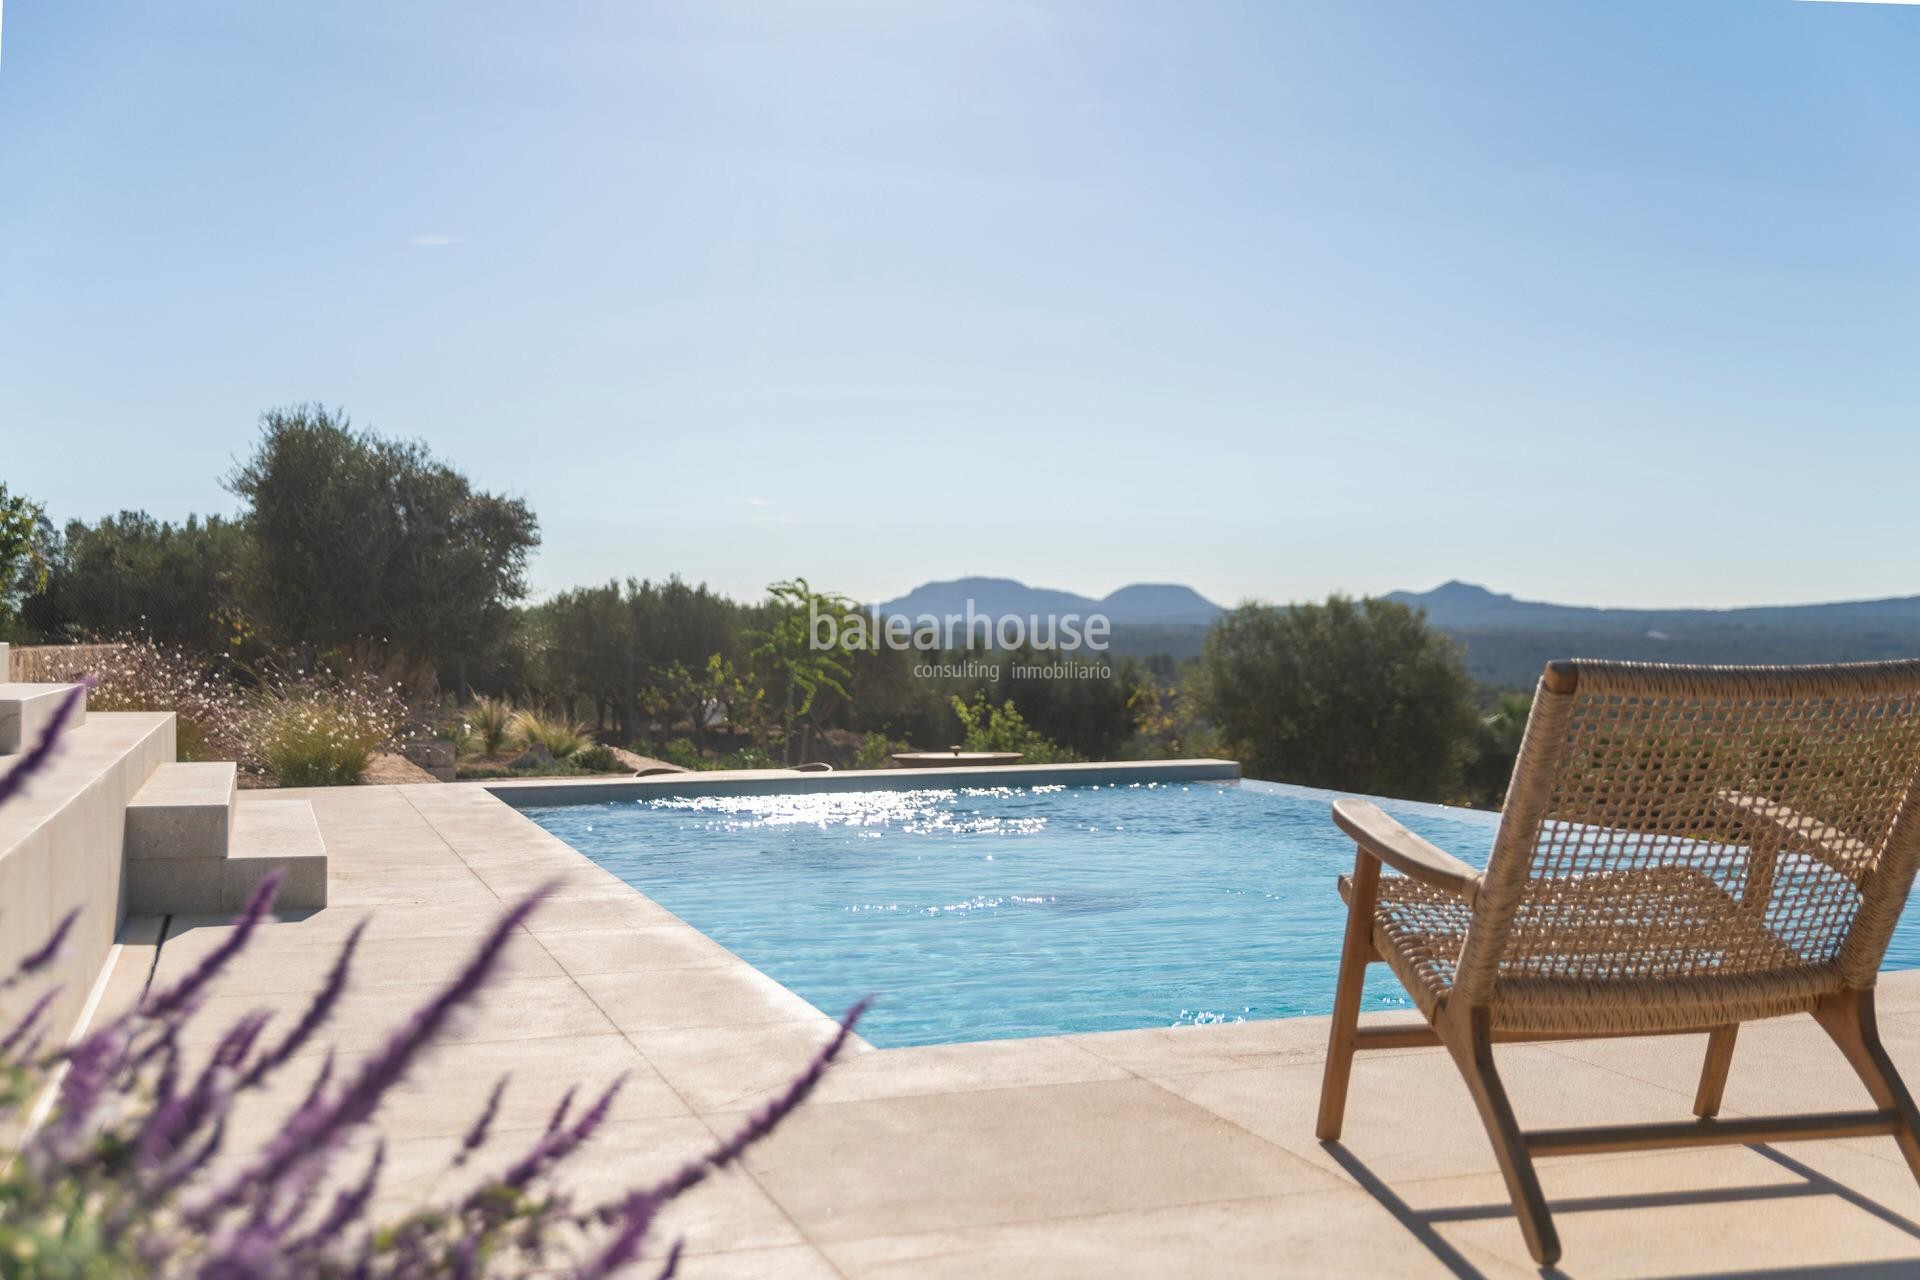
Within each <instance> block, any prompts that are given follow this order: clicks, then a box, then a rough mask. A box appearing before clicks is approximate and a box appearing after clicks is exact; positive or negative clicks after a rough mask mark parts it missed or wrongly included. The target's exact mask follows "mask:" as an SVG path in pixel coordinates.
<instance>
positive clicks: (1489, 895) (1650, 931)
mask: <svg viewBox="0 0 1920 1280" xmlns="http://www.w3.org/2000/svg"><path fill="white" fill-rule="evenodd" d="M1916 775H1920V661H1916V662H1885V663H1859V664H1852V665H1847V666H1826V667H1683V666H1663V665H1653V664H1646V663H1610V662H1586V661H1580V662H1555V663H1551V664H1549V665H1548V667H1547V670H1546V674H1545V675H1544V677H1543V678H1542V679H1541V681H1540V687H1539V689H1538V691H1537V692H1536V693H1535V695H1534V703H1533V714H1532V716H1531V718H1530V719H1529V720H1528V722H1527V731H1526V737H1525V739H1524V741H1523V742H1522V744H1521V747H1520V756H1519V759H1518V760H1517V761H1516V762H1515V765H1514V771H1513V782H1512V786H1511V788H1510V789H1509V791H1508V794H1507V803H1506V807H1505V812H1504V813H1503V814H1502V816H1501V820H1500V829H1499V834H1498V835H1497V836H1496V837H1495V839H1494V844H1493V851H1492V853H1491V855H1490V856H1489V859H1488V862H1487V869H1486V871H1485V872H1479V871H1476V870H1474V869H1473V868H1471V867H1469V866H1467V865H1466V864H1465V863H1463V862H1461V861H1459V860H1458V859H1456V858H1454V857H1453V856H1452V855H1450V854H1447V853H1445V852H1443V851H1442V850H1440V849H1437V848H1435V847H1434V846H1433V845H1431V844H1429V843H1427V842H1426V841H1425V840H1423V839H1421V838H1420V837H1419V836H1416V835H1414V834H1413V833H1412V832H1410V831H1408V830H1406V829H1405V828H1404V827H1402V826H1400V825H1399V824H1398V823H1396V822H1395V821H1394V820H1393V819H1392V818H1389V817H1388V816H1387V815H1386V814H1384V813H1382V812H1381V811H1380V810H1379V809H1378V808H1376V807H1375V806H1373V805H1371V804H1369V803H1367V802H1366V801H1364V800H1342V801H1340V802H1338V803H1337V804H1335V805H1334V807H1333V809H1334V814H1333V816H1334V821H1335V822H1336V823H1338V824H1339V825H1340V827H1341V829H1342V830H1344V831H1345V832H1347V833H1348V834H1349V835H1351V836H1352V837H1353V838H1354V840H1355V841H1356V842H1358V845H1359V856H1358V858H1357V860H1356V861H1355V863H1354V870H1353V875H1352V876H1351V877H1346V876H1343V877H1341V881H1340V892H1341V895H1342V896H1343V897H1344V898H1345V899H1346V900H1347V903H1348V917H1347V933H1346V943H1345V946H1344V949H1343V950H1342V952H1341V957H1340V985H1339V991H1338V995H1337V996H1336V998H1335V1001H1334V1014H1333V1033H1332V1040H1331V1043H1330V1044H1329V1046H1328V1051H1327V1068H1326V1077H1325V1082H1324V1084H1323V1085H1322V1088H1321V1094H1320V1116H1319V1124H1318V1127H1317V1132H1318V1134H1319V1136H1320V1138H1321V1139H1322V1140H1323V1141H1333V1140H1335V1139H1337V1138H1338V1137H1339V1136H1340V1122H1341V1116H1342V1114H1343V1112H1344V1110H1345V1107H1346V1095H1347V1080H1348V1075H1349V1072H1350V1068H1351V1066H1352V1062H1353V1054H1354V1052H1355V1051H1356V1050H1359V1049H1384V1048H1404V1047H1407V1046H1410V1045H1425V1044H1436V1043H1437V1044H1441V1045H1444V1046H1445V1047H1446V1048H1447V1050H1448V1052H1449V1053H1450V1054H1451V1056H1452V1058H1453V1061H1454V1063H1455V1064H1456V1065H1457V1066H1458V1067H1459V1069H1460V1074H1461V1075H1462V1076H1464V1077H1465V1078H1466V1082H1467V1088H1468V1090H1469V1091H1470V1092H1471V1093H1472V1095H1473V1100H1474V1103H1475V1104H1476V1106H1477V1107H1478V1108H1479V1112H1480V1118H1481V1120H1482V1121H1483V1122H1484V1123H1485V1125H1486V1129H1487V1135H1488V1137H1489V1138H1490V1139H1492V1142H1493V1149H1494V1153H1495V1155H1496V1156H1497V1157H1498V1158H1499V1163H1500V1171H1501V1173H1502V1174H1503V1175H1504V1176H1505V1178H1506V1183H1507V1190H1508V1193H1509V1194H1510V1195H1511V1196H1512V1197H1513V1206H1514V1210H1515V1212H1516V1213H1517V1214H1518V1215H1519V1218H1520V1227H1521V1230H1522V1231H1523V1232H1524V1233H1525V1235H1526V1238H1527V1247H1528V1249H1529V1250H1530V1251H1531V1252H1532V1254H1533V1257H1534V1259H1535V1260H1536V1261H1538V1262H1540V1263H1542V1264H1548V1263H1552V1262H1554V1261H1555V1260H1557V1259H1558V1257H1559V1254H1560V1243H1559V1239H1558V1237H1557V1236H1556V1234H1555V1232H1554V1227H1553V1219H1552V1216H1551V1214H1550V1213H1549V1212H1548V1210H1547V1204H1546V1200H1545V1198H1544V1197H1543V1196H1542V1194H1541V1191H1540V1183H1539V1180H1538V1178H1537V1177H1536V1176H1535V1174H1534V1169H1533V1160H1534V1157H1536V1156H1551V1155H1575V1154H1581V1153H1589V1152H1600V1151H1637V1150H1644V1149H1651V1148H1658V1147H1677V1146H1698V1145H1704V1144H1709V1143H1753V1142H1773V1141H1780V1140H1785V1139H1793V1138H1840V1137H1859V1136H1862V1135H1868V1134H1890V1135H1892V1136H1893V1138H1894V1139H1895V1140H1896V1141H1897V1142H1898V1143H1899V1145H1900V1151H1901V1154H1902V1155H1904V1156H1905V1157H1906V1160H1907V1164H1908V1165H1909V1166H1910V1167H1911V1168H1912V1169H1913V1171H1914V1174H1915V1176H1916V1177H1920V1112H1916V1111H1915V1108H1914V1101H1913V1097H1912V1096H1911V1095H1910V1094H1909V1093H1908V1092H1907V1088H1906V1086H1905V1085H1904V1084H1903V1083H1901V1080H1900V1076H1899V1074H1898V1073H1897V1072H1896V1071H1895V1069H1894V1066H1893V1063H1892V1062H1891V1061H1890V1060H1889V1059H1888V1057H1887V1052H1886V1050H1885V1048H1883V1047H1882V1046H1881V1043H1880V1037H1879V1034H1878V1032H1877V1031H1876V1029H1875V1024H1874V1014H1873V987H1874V979H1875V977H1876V975H1877V973H1878V971H1879V968H1880V960H1881V957H1882V956H1883V955H1884V954H1885V953H1886V949H1887V942H1888V939H1889V937H1890V936H1891V934H1892V933H1893V927H1894V924H1895V922H1896V921H1897V920H1898V919H1899V916H1900V910H1901V907H1902V906H1903V905H1904V904H1905V902H1906V899H1907V891H1908V889H1909V887H1910V886H1911V885H1912V883H1913V878H1914V869H1915V863H1916V857H1917V856H1920V785H1916V782H1917V781H1920V779H1917V777H1916ZM1383 866H1384V868H1386V869H1387V871H1388V872H1390V874H1382V868H1383ZM1376 960H1381V961H1385V962H1386V963H1387V964H1388V965H1389V966H1391V967H1392V969H1393V971H1394V973H1395V974H1396V975H1397V976H1398V977H1399V979H1400V981H1401V982H1402V983H1403V984H1405V986H1406V988H1407V991H1408V993H1409V994H1410V995H1411V996H1412V997H1413V999H1414V1002H1415V1003H1416V1004H1417V1005H1418V1006H1419V1008H1420V1011H1421V1012H1422V1013H1423V1014H1425V1015H1426V1020H1427V1021H1426V1025H1425V1026H1417V1027H1404V1026H1403V1027H1387V1026H1369V1027H1361V1026H1359V1025H1358V1016H1359V1010H1360V990H1361V981H1362V978H1363V977H1364V976H1365V972H1366V967H1367V965H1368V964H1370V963H1372V962H1374V961H1376ZM1792 1013H1810V1014H1812V1015H1813V1017H1814V1018H1815V1020H1817V1021H1818V1023H1819V1024H1820V1026H1821V1027H1823V1028H1824V1029H1825V1030H1826V1032H1827V1034H1828V1035H1830V1036H1831V1037H1832V1038H1833V1041H1834V1043H1835V1044H1837V1045H1838V1046H1839V1048H1840V1051H1841V1052H1842V1053H1843V1054H1845V1055H1846V1058H1847V1061H1848V1062H1849V1063H1850V1064H1851V1065H1852V1066H1853V1069H1854V1070H1855V1071H1856V1072H1857V1073H1858V1074H1859V1076H1860V1079H1861V1082H1862V1083H1863V1084H1865V1085H1866V1088H1867V1093H1868V1094H1869V1096H1870V1097H1871V1098H1872V1100H1873V1103H1874V1107H1875V1109H1874V1110H1871V1111H1838V1112H1824V1113H1818V1114H1810V1115H1794V1116H1778V1117H1755V1118H1751V1119H1748V1118H1741V1119H1727V1120H1720V1119H1715V1118H1714V1117H1715V1113H1716V1112H1717V1111H1718V1110H1719V1107H1720V1095H1721V1090H1722V1088H1723V1087H1724V1085H1725V1083H1726V1079H1727V1069H1728V1066H1729V1065H1730V1063H1731V1061H1732V1058H1733V1050H1734V1038H1735V1035H1736V1034H1737V1032H1738V1030H1739V1026H1740V1024H1741V1023H1743V1022H1749V1021H1753V1020H1755V1019H1759V1018H1773V1017H1779V1016H1781V1015H1783V1014H1792ZM1679 1032H1706V1033H1708V1036H1707V1049H1706V1061H1705V1063H1704V1065H1703V1066H1702V1068H1701V1072H1700V1086H1699V1091H1698V1093H1697V1094H1696V1096H1695V1099H1694V1104H1693V1111H1694V1114H1695V1116H1697V1117H1698V1119H1696V1120H1692V1121H1681V1122H1669V1123H1649V1124H1639V1125H1627V1126H1611V1127H1596V1128H1579V1129H1556V1130H1535V1131H1531V1132H1529V1131H1523V1130H1522V1129H1521V1128H1520V1126H1519V1124H1518V1123H1517V1122H1516V1120H1515V1119H1514V1114H1513V1108H1512V1107H1511V1106H1510V1105H1509V1103H1508V1101H1507V1096H1506V1093H1505V1091H1504V1090H1503V1089H1502V1088H1501V1084H1500V1077H1499V1074H1498V1073H1497V1072H1496V1071H1495V1070H1494V1061H1493V1045H1494V1044H1495V1043H1496V1042H1500V1041H1520V1040H1551V1039H1584V1038H1591V1037H1600V1036H1636V1035H1661V1034H1669V1033H1679Z"/></svg>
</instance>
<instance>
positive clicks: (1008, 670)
mask: <svg viewBox="0 0 1920 1280" xmlns="http://www.w3.org/2000/svg"><path fill="white" fill-rule="evenodd" d="M224 483H225V486H226V488H227V489H228V490H229V491H230V492H231V493H232V494H233V495H234V496H235V498H236V499H237V502H238V506H239V510H238V512H237V513H236V514H235V515H232V516H217V515H216V516H208V517H205V518H199V517H193V516H190V517H188V518H187V519H186V520H184V521H182V522H179V523H174V522H169V521H166V520H161V519H157V518H155V517H154V516H152V515H150V514H148V513H146V512H144V511H123V512H121V513H119V514H117V515H112V516H107V517H105V518H102V519H99V520H96V521H94V522H92V523H88V522H86V521H83V520H79V519H70V520H68V521H66V522H65V523H64V524H60V525H56V524H55V523H54V522H53V521H52V520H51V519H50V518H49V517H48V516H47V515H46V513H45V512H44V511H43V510H41V509H40V508H39V506H38V505H37V504H34V503H33V502H32V501H31V500H29V499H28V498H26V497H24V496H23V495H17V494H8V493H7V492H6V490H5V489H4V488H0V637H10V638H13V639H15V640H18V641H28V642H31V641H41V642H60V641H73V640H84V639H102V638H112V637H115V636H121V635H137V636H142V637H146V638H150V639H153V640H155V641H157V642H159V643H163V644H167V645H170V646H175V647H178V648H181V649H183V650H187V651H190V652H193V653H196V654H202V655H205V657H206V659H207V661H209V662H213V663H226V664H231V665H232V666H233V667H235V668H237V669H240V670H247V669H250V668H251V667H252V666H253V665H255V664H257V663H259V662H261V661H263V660H265V659H267V658H269V657H271V656H273V655H293V656H294V657H295V658H296V659H297V660H299V661H303V662H307V663H312V662H314V661H316V660H324V661H327V662H330V663H333V664H335V665H336V666H340V667H343V668H345V669H348V670H355V671H372V672H377V673H380V674H382V675H385V676H387V677H389V678H391V679H393V680H395V681H396V682H398V683H400V684H402V685H403V686H404V687H406V688H407V689H409V690H410V691H411V692H412V693H413V694H414V695H415V696H416V697H417V698H419V699H423V700H434V699H445V700H448V701H452V702H459V701H462V700H465V699H467V698H469V697H471V696H473V695H476V694H488V695H495V696H506V697H510V698H513V699H516V700H520V701H522V702H526V703H529V704H534V705H540V706H545V707H551V708H555V709H557V710H559V711H562V712H564V714H565V715H566V716H567V717H568V718H569V719H572V720H577V721H580V722H584V723H586V724H588V725H590V726H592V727H593V728H594V729H595V730H596V731H597V736H599V737H600V738H601V739H602V740H603V741H607V742H610V743H615V744H619V745H632V746H634V747H635V748H636V749H641V750H646V749H650V748H651V749H655V750H659V749H661V748H662V747H663V745H664V744H665V743H667V742H668V741H672V742H675V743H677V744H679V745H680V746H681V747H682V748H684V749H691V750H692V751H693V752H694V753H696V754H705V755H717V754H719V753H721V752H723V751H724V750H726V749H727V748H729V747H738V746H739V745H740V744H741V743H742V742H743V741H746V740H749V739H751V740H753V741H755V742H758V743H762V744H772V745H773V747H774V748H775V749H774V752H773V754H774V756H775V757H776V758H784V759H788V760H797V759H800V758H803V757H804V758H816V759H820V758H824V759H831V760H834V761H835V762H836V763H855V762H859V763H874V762H876V761H878V760H879V759H881V758H883V757H884V755H885V754H886V752H887V751H888V750H891V749H896V748H900V747H905V746H908V745H912V746H915V747H920V748H935V749H937V748H943V747H945V746H947V745H949V744H956V743H968V744H980V743H984V742H986V741H988V740H989V739H991V740H992V741H994V742H996V743H1005V742H1011V743H1014V744H1016V745H1015V749H1018V746H1019V745H1021V744H1024V746H1025V747H1026V748H1027V749H1028V753H1029V754H1030V755H1032V756H1033V757H1035V758H1043V757H1044V758H1062V757H1065V758H1074V757H1080V758H1088V759H1116V758H1129V757H1136V758H1137V757H1152V756H1165V755H1170V754H1226V755H1231V756H1233V757H1235V758H1237V759H1239V760H1240V761H1241V762H1242V764H1243V765H1244V766H1245V768H1246V772H1247V773H1248V774H1249V775H1250V776H1254V777H1265V778H1273V779H1277V780H1281V781H1289V782H1298V783H1302V784H1306V785H1312V786H1323V787H1329V788H1334V789H1342V790H1358V791H1365V792H1370V793H1375V794H1385V795H1394V796H1403V797H1409V798H1419V799H1435V800H1448V801H1469V802H1475V803H1481V804H1488V803H1497V802H1498V800H1499V796H1500V793H1501V792H1502V791H1503V790H1504V787H1505V781H1506V772H1507V770H1508V769H1509V768H1510V766H1511V761H1512V755H1513V751H1514V749H1515V748H1517V745H1518V734H1519V729H1520V727H1521V726H1522V725H1523V724H1524V720H1525V702H1524V699H1520V700H1519V701H1518V702H1516V701H1515V699H1513V698H1512V697H1511V696H1509V697H1507V698H1505V699H1504V700H1502V699H1501V698H1499V697H1498V696H1497V691H1489V690H1486V689H1481V688H1477V687H1476V686H1475V685H1474V684H1473V683H1472V681H1470V680H1469V679H1468V677H1467V675H1466V672H1465V667H1464V665H1463V663H1462V653H1461V650H1460V648H1459V646H1458V645H1457V644H1455V643H1454V642H1453V641H1451V640H1449V639H1448V638H1447V637H1445V636H1444V635H1442V634H1440V633H1439V632H1437V631H1436V630H1434V629H1433V628H1431V627H1430V626H1428V625H1427V623H1426V621H1425V619H1424V616H1423V615H1421V614H1420V613H1419V612H1417V611H1415V610H1412V609H1408V608H1406V607H1405V606H1403V605H1399V604H1395V603H1393V602H1389V601H1384V600H1371V599H1370V600H1350V599H1346V598H1342V597H1335V598H1333V599H1331V600H1328V601H1327V602H1325V603H1322V604H1313V605H1294V606H1286V607H1278V608H1274V607H1267V606H1261V605H1244V606H1242V607H1241V608H1239V609H1236V610H1234V611H1232V612H1230V613H1229V614H1227V615H1226V616H1225V617H1223V618H1222V619H1221V621H1220V622H1219V623H1218V624H1217V625H1216V626H1215V627H1214V628H1213V630H1212V631H1211V632H1210V633H1209V634H1208V636H1207V640H1206V644H1205V648H1204V652H1203V653H1202V654H1201V655H1200V657H1199V658H1197V659H1193V660H1189V661H1186V662H1182V663H1174V662H1172V661H1171V660H1167V659H1160V660H1151V659H1149V660H1142V661H1135V660H1131V659H1129V660H1112V659H1109V660H1108V661H1107V662H1106V663H1105V664H1104V665H1105V666H1106V667H1107V668H1108V674H1106V675H1105V676H1104V677H1102V676H1098V675H1096V676H1091V677H1086V678H1075V679H1047V678H1042V677H1038V676H1034V675H1030V674H1028V675H1022V674H1016V669H1017V668H1019V667H1022V666H1036V665H1043V664H1044V662H1045V661H1046V655H1042V654H1035V653H1032V652H1026V653H1005V652H1001V653H995V654H992V655H988V656H990V657H991V658H992V661H991V662H990V663H983V664H980V665H982V666H987V667H991V668H992V669H994V671H995V672H996V674H995V675H994V676H993V677H992V678H988V677H987V676H985V675H976V676H970V677H965V678H960V677H954V678H945V679H928V678H921V677H917V676H916V675H915V674H914V668H915V667H916V666H918V665H920V664H922V663H925V662H927V661H928V660H929V657H930V656H931V655H928V654H925V653H921V652H916V651H902V650H896V649H892V648H890V647H885V646H882V647H879V648H873V649H858V650H853V651H847V650H837V651H832V652H828V653H821V652H819V651H816V650H813V649H812V648H811V647H810V646H809V645H808V644H807V643H806V641H805V635H804V632H805V626H804V618H805V616H806V614H807V611H808V608H809V607H811V608H815V609H825V610H832V609H840V610H842V611H850V610H851V609H852V608H853V606H852V605H851V603H850V602H847V601H845V600H842V599H840V598H838V597H835V596H833V595H831V594H830V593H825V592H821V591H817V590H816V589H815V588H814V587H813V586H812V585H811V584H809V583H807V582H806V581H805V580H803V579H794V580H789V581H785V582H778V583H774V584H772V585H771V586H770V588H769V591H768V594H767V595H766V596H765V597H763V598H761V599H759V600H753V601H739V600H734V599H731V598H729V597H727V596H725V595H722V594H720V593H717V592H714V591H712V590H710V589H709V588H707V587H706V586H705V585H695V584H689V583H687V582H684V581H682V580H681V579H679V578H678V577H676V576H672V575H669V576H667V577H665V578H639V577H635V578H627V579H624V580H618V581H612V582H607V583H601V584H595V585H590V586H580V587H575V588H571V589H568V590H564V591H560V592H557V593H555V594H553V595H551V596H549V597H548V598H546V599H544V600H539V601H530V600H529V599H528V587H527V576H526V575H527V568H528V563H529V560H530V558H531V556H532V554H533V553H534V551H535V550H536V549H537V548H538V546H539V544H540V529H539V522H538V519H537V517H536V516H535V513H534V512H533V511H532V510H531V508H530V507H529V506H528V505H527V504H526V503H525V502H524V501H523V500H521V499H518V498H514V497H509V496H506V495H501V494H495V493H489V492H485V491H483V490H480V489H478V488H476V487H475V486H474V485H473V484H472V483H471V482H470V481H469V480H468V479H467V478H466V477H465V476H464V475H463V474H462V473H460V472H459V471H458V470H457V469H456V468H455V467H454V466H453V465H451V464H450V463H448V462H446V461H445V460H443V459H440V458H438V457H436V456H435V455H434V454H433V453H432V452H431V451H430V450H429V449H428V448H427V447H426V446H425V445H424V444H421V443H419V442H415V441H406V440H394V439H389V438H386V437H382V436H380V435H377V434H375V433H373V432H370V431H367V430H363V429H360V428H356V427H355V426H354V425H353V424H352V423H351V421H350V420H349V419H348V418H347V417H346V415H345V414H344V413H340V412H337V411H333V410H329V409H327V408H325V407H323V406H319V405H304V406H295V407H291V408H287V409H279V410H274V411H270V412H268V413H267V414H265V415H263V417H262V419H261V423H260V429H259V433H258V435H257V437H256V439H255V441H254V446H253V449H252V452H251V453H250V454H249V456H248V457H247V458H246V460H245V461H243V462H241V463H240V464H239V465H237V466H236V467H235V468H234V469H233V470H232V471H231V472H230V473H229V474H228V475H227V476H226V477H224ZM796 626H797V628H798V629H797V630H796Z"/></svg>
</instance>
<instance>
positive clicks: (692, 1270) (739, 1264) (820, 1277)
mask: <svg viewBox="0 0 1920 1280" xmlns="http://www.w3.org/2000/svg"><path fill="white" fill-rule="evenodd" d="M679 1276H680V1278H681V1280H840V1272H839V1271H837V1270H835V1269H834V1265H833V1264H832V1263H831V1262H829V1261H827V1257H826V1255H825V1254H823V1253H821V1252H820V1251H819V1250H818V1249H816V1248H814V1247H813V1246H812V1245H808V1244H796V1245H787V1246H786V1247H784V1248H774V1249H730V1250H728V1251H727V1252H725V1253H695V1254H689V1255H687V1256H686V1257H685V1258H683V1259H682V1260H681V1263H680V1271H679Z"/></svg>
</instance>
